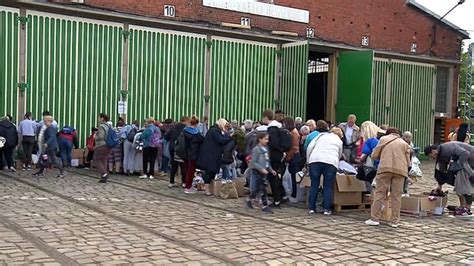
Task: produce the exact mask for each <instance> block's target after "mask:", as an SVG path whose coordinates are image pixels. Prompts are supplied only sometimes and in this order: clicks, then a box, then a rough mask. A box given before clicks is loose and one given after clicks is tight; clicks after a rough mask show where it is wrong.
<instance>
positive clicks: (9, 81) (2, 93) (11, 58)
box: [0, 6, 19, 120]
mask: <svg viewBox="0 0 474 266" xmlns="http://www.w3.org/2000/svg"><path fill="white" fill-rule="evenodd" d="M18 14H19V13H18V10H16V9H11V8H5V7H1V6H0V117H3V116H5V115H7V114H10V115H11V116H12V117H13V118H14V119H15V120H16V117H17V111H18V110H17V109H18V88H17V83H18V52H19V51H18V40H19V36H18V30H19V22H18Z"/></svg>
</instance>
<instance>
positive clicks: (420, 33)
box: [57, 0, 461, 59]
mask: <svg viewBox="0 0 474 266" xmlns="http://www.w3.org/2000/svg"><path fill="white" fill-rule="evenodd" d="M57 2H64V1H62V0H59V1H57ZM274 2H275V4H278V5H284V6H289V7H294V8H300V9H305V10H309V12H310V21H309V24H305V23H298V22H290V21H285V20H279V19H274V18H268V17H262V16H255V15H250V14H245V13H240V12H234V11H226V10H222V9H216V8H210V7H204V6H203V5H202V0H173V1H169V0H142V1H136V0H121V1H116V0H85V4H86V5H88V6H91V7H95V8H102V9H109V10H114V11H119V12H124V13H130V14H136V15H144V16H150V17H159V18H165V17H164V16H163V7H164V5H165V4H172V5H175V6H176V17H175V19H176V20H180V21H186V22H199V23H211V24H220V23H221V22H229V23H240V18H241V17H243V16H245V17H249V18H250V19H251V25H252V28H253V29H260V30H264V31H272V30H283V31H290V32H297V33H298V34H299V35H300V36H305V35H306V27H313V28H315V30H316V31H315V32H316V38H317V39H320V40H326V41H329V42H334V43H343V44H348V45H351V46H357V47H360V46H361V44H360V43H361V38H362V36H363V35H367V36H369V37H370V45H369V47H370V48H373V49H379V50H386V51H394V52H400V53H406V54H409V53H410V46H411V44H412V42H413V41H414V40H416V42H417V44H418V54H423V55H429V54H430V46H431V42H432V36H431V35H432V33H433V30H432V29H433V25H434V24H435V21H434V19H433V18H431V17H429V16H427V15H425V14H424V13H423V12H422V11H420V10H417V9H416V8H414V7H411V6H408V5H407V4H405V2H406V1H405V0H390V1H387V0H357V1H351V0H275V1H274ZM436 36H437V38H436V39H437V40H436V45H435V46H434V49H433V54H432V55H433V56H436V57H440V58H450V59H459V52H460V42H461V36H460V35H459V33H457V32H456V31H454V30H452V29H450V28H448V27H446V26H444V25H443V24H441V23H438V26H437V33H436Z"/></svg>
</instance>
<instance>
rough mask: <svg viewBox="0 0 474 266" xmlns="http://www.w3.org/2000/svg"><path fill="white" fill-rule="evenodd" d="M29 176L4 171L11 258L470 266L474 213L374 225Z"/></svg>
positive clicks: (156, 186) (80, 177) (2, 241)
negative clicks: (472, 216) (397, 225)
mask: <svg viewBox="0 0 474 266" xmlns="http://www.w3.org/2000/svg"><path fill="white" fill-rule="evenodd" d="M432 168H433V164H432V163H424V164H423V170H424V173H425V177H424V178H423V179H421V180H419V182H418V183H416V184H415V185H414V188H413V189H412V192H414V193H417V192H426V191H430V190H431V189H432V188H433V187H435V183H434V182H433V180H432V178H430V176H432ZM53 172H54V171H53ZM54 173H55V172H54ZM27 174H28V173H26V172H18V173H4V174H2V175H0V204H1V206H2V207H1V210H2V211H1V212H0V236H1V238H0V262H5V263H7V264H32V263H37V264H43V263H44V264H48V263H59V264H65V265H74V264H98V263H100V264H120V263H125V264H130V263H140V264H150V263H151V264H171V263H174V264H191V265H193V264H196V265H199V264H245V263H252V262H254V263H258V264H261V263H268V264H301V265H304V264H308V263H318V264H319V263H321V264H324V263H327V264H332V263H337V262H343V263H351V264H352V263H384V264H417V263H419V264H426V263H432V264H453V263H465V264H474V241H473V239H474V220H472V219H459V218H452V217H448V216H444V217H431V218H415V217H405V216H403V217H402V222H401V227H400V228H397V229H393V228H391V227H388V226H380V227H376V228H373V227H367V226H365V225H364V224H363V221H364V220H365V219H367V217H368V214H367V213H366V212H364V211H361V212H351V213H340V214H335V215H333V216H330V217H324V216H322V215H316V216H309V215H307V212H306V210H305V208H304V205H303V204H301V205H297V206H284V207H283V208H282V209H281V210H275V213H274V214H271V215H264V214H261V213H260V212H259V211H258V210H248V209H245V208H244V207H243V205H244V204H243V200H242V199H237V200H221V199H216V198H212V197H205V196H204V195H202V194H194V195H185V194H184V193H183V192H182V190H181V189H178V188H173V189H169V188H168V187H167V182H165V181H158V180H153V181H150V180H140V179H138V178H136V177H122V176H114V177H112V178H111V181H112V182H110V183H108V184H107V185H102V184H98V183H97V179H96V178H95V175H94V174H93V172H88V171H84V170H72V171H71V172H70V173H69V176H67V177H66V178H64V179H58V178H56V177H54V176H53V174H50V175H48V176H47V177H45V178H41V179H37V178H32V177H30V176H27ZM450 202H451V203H453V204H456V203H457V200H456V198H455V197H451V198H450Z"/></svg>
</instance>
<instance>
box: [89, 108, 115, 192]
mask: <svg viewBox="0 0 474 266" xmlns="http://www.w3.org/2000/svg"><path fill="white" fill-rule="evenodd" d="M108 121H109V116H108V115H106V114H104V113H102V114H99V126H98V127H97V135H96V137H95V148H94V157H93V161H94V164H95V165H96V167H97V170H99V173H100V181H99V183H107V179H108V177H109V173H108V171H107V159H108V157H109V154H110V151H111V147H109V145H107V142H106V140H107V137H108V134H110V133H109V128H110V126H109V125H108V124H107V122H108Z"/></svg>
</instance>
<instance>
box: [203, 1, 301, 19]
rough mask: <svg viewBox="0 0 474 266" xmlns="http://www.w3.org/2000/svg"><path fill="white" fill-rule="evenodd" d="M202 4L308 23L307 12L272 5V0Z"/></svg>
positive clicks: (207, 2) (209, 2)
mask: <svg viewBox="0 0 474 266" xmlns="http://www.w3.org/2000/svg"><path fill="white" fill-rule="evenodd" d="M202 4H203V5H204V6H207V7H214V8H220V9H226V10H231V11H237V12H242V13H248V14H253V15H259V16H265V17H272V18H278V19H284V20H290V21H296V22H302V23H309V11H308V10H303V9H297V8H291V7H286V6H281V5H274V4H273V0H202Z"/></svg>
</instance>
